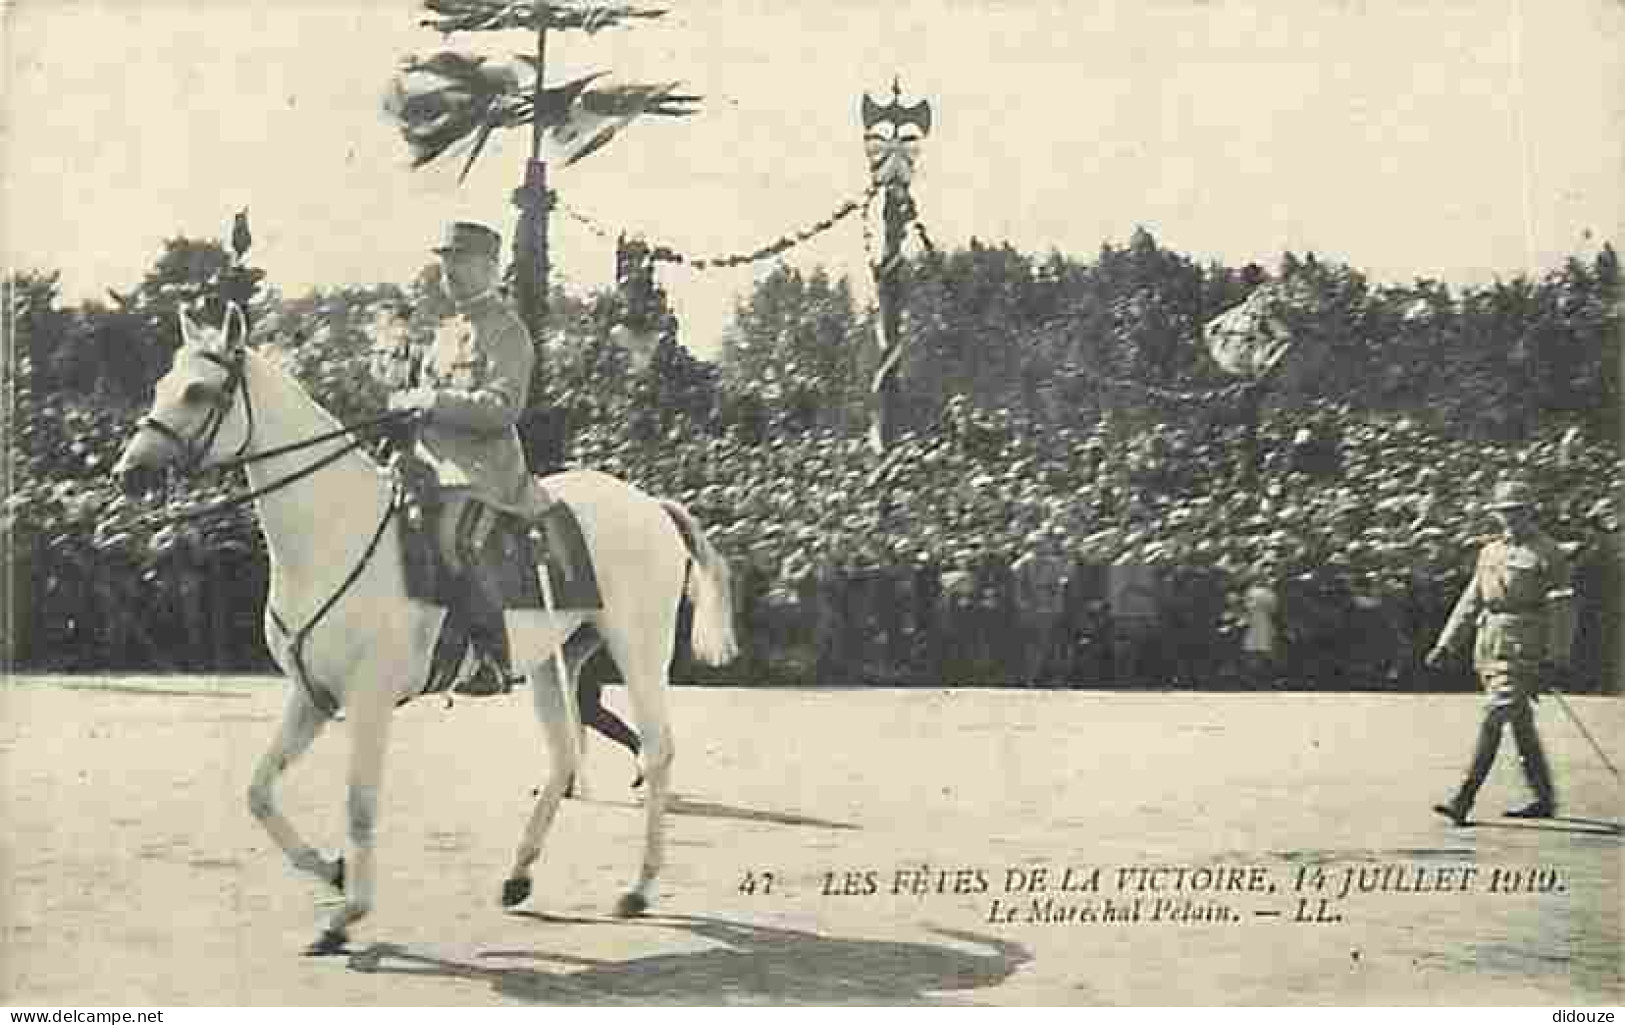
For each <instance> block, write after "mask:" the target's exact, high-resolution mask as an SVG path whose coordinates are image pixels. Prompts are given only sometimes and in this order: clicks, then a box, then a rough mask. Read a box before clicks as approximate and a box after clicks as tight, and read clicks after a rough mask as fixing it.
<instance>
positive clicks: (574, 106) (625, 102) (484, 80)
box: [384, 0, 699, 469]
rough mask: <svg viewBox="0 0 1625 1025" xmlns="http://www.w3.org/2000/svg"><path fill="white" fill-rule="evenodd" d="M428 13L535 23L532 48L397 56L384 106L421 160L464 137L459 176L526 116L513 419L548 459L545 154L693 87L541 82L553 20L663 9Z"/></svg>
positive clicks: (505, 27)
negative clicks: (517, 396)
mask: <svg viewBox="0 0 1625 1025" xmlns="http://www.w3.org/2000/svg"><path fill="white" fill-rule="evenodd" d="M422 3H423V7H424V8H425V10H427V11H428V12H429V17H428V18H427V19H425V20H424V21H423V22H422V24H423V25H424V26H425V27H428V28H433V29H435V30H437V31H438V32H439V33H440V34H441V35H442V36H450V35H453V34H456V33H468V32H511V31H518V30H527V31H532V32H535V33H536V50H535V53H534V56H532V55H530V54H522V55H519V56H517V57H516V58H515V59H513V60H500V59H493V58H490V57H487V56H485V55H483V54H477V53H468V52H464V51H457V50H441V51H440V52H438V53H434V54H431V55H429V56H427V57H418V56H413V57H409V58H407V59H406V60H404V61H403V62H402V64H401V68H400V70H399V72H398V73H397V74H396V75H395V77H394V78H393V79H392V80H391V82H390V84H389V88H388V91H387V92H386V94H385V98H384V110H385V111H386V112H387V113H388V114H389V115H390V116H391V117H392V118H393V119H394V121H395V123H396V125H397V126H398V127H399V129H400V132H401V135H402V137H403V138H404V139H405V140H406V143H407V145H408V147H409V148H410V149H411V153H412V166H413V167H422V166H424V165H426V164H428V163H431V162H433V161H435V160H437V159H439V158H440V157H442V156H443V155H444V154H446V153H448V152H449V151H451V150H452V149H453V148H455V147H458V146H460V145H463V144H465V143H466V144H467V151H468V156H467V158H466V160H465V161H464V163H463V170H462V176H461V177H460V178H459V180H462V179H463V178H466V177H467V175H468V172H469V169H470V168H471V167H473V165H474V161H475V160H477V159H478V158H479V155H480V154H481V153H482V152H484V149H485V145H486V143H487V142H488V141H489V139H490V137H491V135H492V134H493V133H494V132H496V131H499V130H503V129H510V128H517V127H519V126H521V125H526V124H528V125H530V128H531V137H530V156H529V159H528V160H527V161H526V163H525V175H524V181H523V183H522V184H521V185H520V186H519V188H517V189H515V190H514V192H513V204H514V205H515V206H516V207H518V208H519V218H518V222H517V224H516V225H515V227H514V237H513V263H512V269H513V276H514V282H513V283H514V292H515V297H514V298H515V301H516V305H517V306H518V308H519V316H520V319H521V320H523V321H524V324H525V327H526V328H527V329H528V330H529V331H530V334H531V339H532V341H533V343H534V344H535V346H536V361H535V370H534V372H533V374H532V377H531V397H532V403H531V409H530V412H529V415H528V417H527V419H526V421H525V423H523V424H522V425H521V428H520V430H521V436H522V438H523V439H524V442H525V447H526V450H527V455H528V456H529V457H530V460H531V463H532V465H533V467H535V468H537V469H548V468H551V467H553V466H556V465H557V463H558V462H559V461H560V460H562V458H563V452H564V439H563V434H564V432H563V429H562V428H563V425H562V423H560V421H559V411H558V410H556V409H554V408H552V407H550V406H548V405H547V404H546V403H545V402H543V401H542V397H543V395H544V394H545V391H546V386H547V374H546V364H545V361H544V359H543V353H544V351H545V350H544V345H543V329H544V327H545V323H546V318H547V306H548V275H549V270H550V267H549V263H550V260H549V253H548V244H547V241H548V240H547V231H548V217H549V214H550V213H551V211H552V209H553V207H554V205H555V202H556V197H555V196H554V194H553V193H552V191H551V190H549V188H548V159H547V157H548V155H549V154H550V155H551V157H552V162H553V165H554V167H555V168H564V167H570V166H572V165H574V164H575V163H576V162H578V161H580V160H581V159H582V158H584V157H586V156H587V155H589V154H591V153H595V152H597V151H598V150H600V149H602V148H603V147H604V146H605V145H606V144H607V143H608V142H609V141H610V139H611V138H613V137H614V136H615V135H616V134H617V133H619V132H620V130H621V129H622V128H624V127H626V125H627V124H629V123H631V122H632V121H634V120H636V119H638V118H640V117H643V116H645V115H652V116H657V117H687V116H688V115H690V114H692V113H694V108H695V104H697V103H698V102H699V97H698V96H694V95H691V94H688V93H683V92H679V91H678V88H679V84H680V83H677V82H658V83H649V82H645V83H638V82H623V83H606V82H601V81H600V79H602V78H603V77H604V76H605V75H606V74H607V72H602V71H598V72H593V73H590V74H587V75H584V76H582V77H579V78H576V79H574V80H572V81H570V82H565V83H561V84H559V85H555V86H549V85H548V84H547V75H546V62H547V43H548V36H549V34H550V32H551V31H553V30H559V31H572V30H576V31H581V32H584V33H587V34H589V35H591V34H594V33H597V32H599V31H602V30H604V29H607V28H613V27H616V26H618V25H622V24H625V23H627V22H630V21H634V20H649V19H656V18H661V17H664V16H665V14H666V11H665V10H664V9H663V8H657V7H642V6H638V5H637V4H635V3H633V2H630V0H422Z"/></svg>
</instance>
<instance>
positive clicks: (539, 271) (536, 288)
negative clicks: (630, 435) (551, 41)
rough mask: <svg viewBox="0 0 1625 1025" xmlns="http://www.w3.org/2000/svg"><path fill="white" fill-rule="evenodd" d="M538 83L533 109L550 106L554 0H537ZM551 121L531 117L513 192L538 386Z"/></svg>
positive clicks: (523, 308)
mask: <svg viewBox="0 0 1625 1025" xmlns="http://www.w3.org/2000/svg"><path fill="white" fill-rule="evenodd" d="M535 10H536V85H535V88H534V92H533V99H532V103H533V104H534V107H533V109H534V110H536V111H541V110H544V109H546V102H545V97H544V95H543V94H544V93H545V91H546V82H547V28H548V24H549V22H550V21H551V20H552V18H551V15H552V5H551V4H550V3H548V0H536V6H535ZM547 127H548V126H547V124H546V122H545V120H544V119H543V118H541V117H532V118H531V133H530V160H529V161H528V162H527V163H526V164H525V181H524V184H523V185H521V186H520V187H519V188H518V189H517V190H515V192H514V194H513V204H514V206H516V207H518V208H519V222H518V224H517V225H516V226H515V228H514V235H513V261H514V278H515V289H516V291H517V293H518V295H517V296H516V299H517V302H518V305H519V318H520V319H521V320H523V321H524V322H525V327H526V328H527V329H528V330H529V331H530V337H531V339H532V341H533V342H534V344H535V346H536V366H537V368H538V369H537V373H535V374H533V375H532V387H533V388H534V387H535V385H536V384H538V383H540V382H541V381H544V380H545V376H544V374H545V371H543V370H542V369H541V368H542V328H543V325H544V323H545V321H546V319H547V277H548V253H547V220H548V213H549V212H550V211H551V209H552V205H553V199H552V196H551V194H549V192H548V190H547V161H546V160H545V159H543V156H542V139H543V138H544V137H545V136H546V134H547Z"/></svg>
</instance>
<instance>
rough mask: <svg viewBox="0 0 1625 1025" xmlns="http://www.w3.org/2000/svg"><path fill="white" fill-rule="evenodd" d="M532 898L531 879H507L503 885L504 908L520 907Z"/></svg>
mask: <svg viewBox="0 0 1625 1025" xmlns="http://www.w3.org/2000/svg"><path fill="white" fill-rule="evenodd" d="M529 897H530V880H529V879H507V880H504V881H503V883H502V906H503V907H505V908H512V907H518V906H519V905H521V904H523V903H524V902H525V901H526V899H528V898H529Z"/></svg>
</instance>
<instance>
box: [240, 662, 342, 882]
mask: <svg viewBox="0 0 1625 1025" xmlns="http://www.w3.org/2000/svg"><path fill="white" fill-rule="evenodd" d="M326 724H327V716H325V715H323V714H322V713H321V711H320V710H318V709H317V708H316V706H315V705H314V704H312V703H311V700H310V698H309V697H308V696H307V695H306V694H305V692H304V691H303V690H302V689H300V688H298V687H292V688H290V689H289V696H288V704H287V707H286V708H285V710H284V711H283V714H282V725H281V727H279V728H278V730H277V734H276V737H275V739H273V740H272V741H271V746H270V748H269V749H268V750H267V751H266V752H265V754H264V755H262V756H261V757H260V761H259V764H258V765H257V766H255V768H254V780H253V782H252V783H250V784H249V786H248V810H249V812H250V813H251V814H253V816H254V817H255V818H256V819H258V820H259V822H260V825H262V826H264V827H265V831H266V832H267V833H270V834H271V839H273V840H275V841H276V844H277V846H278V847H280V848H282V853H283V854H285V855H287V858H288V861H289V862H290V863H291V864H292V865H293V867H294V868H297V869H300V870H302V871H305V872H309V873H311V874H312V875H315V876H316V877H317V878H319V879H321V880H322V881H323V882H325V883H329V884H331V885H333V886H335V887H338V888H339V889H341V890H342V889H343V888H344V859H342V858H339V859H336V860H333V861H329V860H327V859H325V858H323V857H322V856H321V854H320V852H318V851H317V850H316V849H315V848H314V847H312V846H310V845H309V844H307V843H306V842H305V840H304V838H303V837H302V836H300V835H299V831H298V830H297V829H295V828H294V827H293V823H291V822H289V821H288V819H287V817H286V816H284V815H283V814H282V812H281V810H280V809H279V808H278V807H277V803H276V783H277V780H278V779H279V778H280V777H281V775H282V773H283V772H285V771H286V770H287V769H288V767H289V766H291V765H292V764H293V763H294V761H295V760H296V759H297V758H298V757H299V756H300V755H302V754H304V753H305V752H306V751H307V750H309V748H310V745H311V742H312V741H314V740H315V739H316V737H317V735H318V734H319V733H321V731H322V727H323V726H325V725H326Z"/></svg>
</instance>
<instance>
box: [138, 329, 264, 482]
mask: <svg viewBox="0 0 1625 1025" xmlns="http://www.w3.org/2000/svg"><path fill="white" fill-rule="evenodd" d="M180 326H181V346H180V348H178V349H176V350H175V358H174V361H173V362H172V363H171V364H170V367H169V372H168V373H166V374H165V375H164V376H163V378H162V379H160V380H159V382H158V384H157V386H156V387H155V388H154V389H153V399H152V408H151V409H150V410H148V412H147V415H146V416H144V417H142V418H141V420H140V422H139V423H137V425H136V429H135V434H133V435H132V436H131V437H130V440H129V441H128V442H127V443H126V444H125V446H124V451H123V453H122V454H121V455H120V456H119V460H118V463H117V464H116V465H115V466H114V467H113V473H114V474H115V475H116V476H117V477H118V479H119V481H120V483H121V484H123V486H124V489H125V491H126V492H130V493H137V492H141V491H144V490H146V489H147V487H148V486H149V485H150V484H151V483H152V481H153V477H154V476H155V475H156V474H158V473H160V472H161V471H163V470H165V469H167V468H170V467H174V468H177V469H179V470H180V471H181V472H182V473H193V472H195V471H197V470H200V469H203V468H205V467H207V466H210V465H213V464H215V463H218V462H220V461H222V460H224V459H227V458H234V457H235V456H240V455H242V454H243V452H244V451H246V449H247V447H248V443H249V440H250V438H251V437H252V435H253V427H254V424H253V407H252V406H251V405H250V404H249V400H248V396H247V392H246V391H245V390H244V389H243V387H242V384H243V357H244V352H245V349H244V344H245V342H246V340H247V336H248V322H247V320H246V318H244V316H243V312H242V310H241V309H239V308H238V307H237V306H236V305H235V304H232V305H231V306H229V307H227V309H226V315H225V319H224V320H223V321H222V322H221V323H220V325H219V326H218V327H215V326H211V325H199V324H196V323H194V322H193V321H192V319H191V317H189V316H188V315H187V313H186V311H185V310H184V309H182V310H181V311H180Z"/></svg>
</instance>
